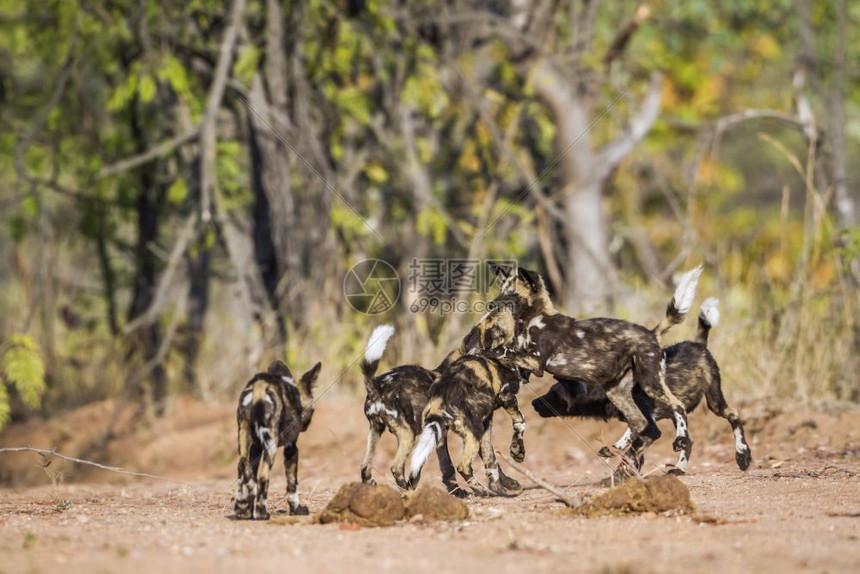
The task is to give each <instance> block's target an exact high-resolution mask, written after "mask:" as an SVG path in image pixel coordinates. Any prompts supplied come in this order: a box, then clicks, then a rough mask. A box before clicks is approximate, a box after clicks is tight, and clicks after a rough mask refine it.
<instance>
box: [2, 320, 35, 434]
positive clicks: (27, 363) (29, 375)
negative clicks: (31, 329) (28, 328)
mask: <svg viewBox="0 0 860 574" xmlns="http://www.w3.org/2000/svg"><path fill="white" fill-rule="evenodd" d="M5 347H6V349H5V351H4V353H3V358H2V368H3V379H4V384H0V428H2V427H3V425H5V424H6V423H7V422H8V421H9V395H8V392H7V390H6V386H7V385H9V386H11V387H14V388H15V390H16V391H17V393H18V396H19V397H20V398H21V401H22V402H23V403H24V404H25V405H26V406H28V407H30V408H33V409H35V408H38V407H39V405H40V403H41V400H42V395H43V394H44V393H45V388H46V387H45V365H44V364H43V363H42V358H41V357H40V356H39V352H38V351H37V350H36V344H35V343H34V342H33V340H32V339H31V338H30V337H28V336H26V335H13V336H12V338H11V339H10V340H9V342H8V343H7V344H6V346H5Z"/></svg>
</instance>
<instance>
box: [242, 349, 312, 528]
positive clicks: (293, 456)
mask: <svg viewBox="0 0 860 574" xmlns="http://www.w3.org/2000/svg"><path fill="white" fill-rule="evenodd" d="M319 373H320V363H317V364H316V365H314V367H313V368H312V369H311V370H309V371H308V372H307V373H305V374H304V375H302V378H301V379H300V380H299V383H298V385H297V384H296V383H295V382H294V381H293V375H292V373H291V372H290V369H289V367H287V365H285V364H284V363H282V362H281V361H273V362H272V363H271V364H270V365H269V368H268V369H267V371H266V372H265V373H258V374H256V375H254V377H253V378H252V379H251V380H250V381H248V384H247V385H245V389H244V390H243V391H242V393H241V394H240V395H239V410H238V412H237V415H236V418H237V421H238V423H239V486H238V492H237V493H236V506H235V511H236V518H240V519H241V518H254V519H255V520H267V519H268V518H269V510H268V506H267V503H266V499H267V496H268V493H269V473H270V472H271V470H272V464H273V463H274V462H275V455H276V454H277V452H278V447H279V446H283V447H284V467H285V470H286V474H287V504H289V507H290V514H307V513H308V507H307V506H305V505H303V504H302V503H301V502H300V500H299V490H298V487H299V482H298V468H299V449H298V447H296V440H298V438H299V434H300V433H302V432H303V431H305V430H307V428H308V425H310V423H311V418H312V417H313V414H314V411H313V387H314V384H315V383H316V380H317V377H318V376H319Z"/></svg>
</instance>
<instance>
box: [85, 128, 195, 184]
mask: <svg viewBox="0 0 860 574" xmlns="http://www.w3.org/2000/svg"><path fill="white" fill-rule="evenodd" d="M198 135H200V126H199V125H198V126H195V127H193V128H192V129H190V130H188V131H187V132H185V133H182V134H179V135H178V136H175V137H172V138H170V139H169V140H165V141H163V142H161V143H160V144H158V145H156V146H154V147H151V148H150V149H148V150H146V151H145V152H143V153H141V154H138V155H135V156H132V157H130V158H127V159H124V160H121V161H118V162H116V163H114V164H111V165H109V166H107V167H104V168H102V169H101V170H99V172H98V174H96V179H104V178H106V177H111V176H113V175H119V174H121V173H123V172H126V171H128V170H130V169H134V168H136V167H140V166H142V165H144V164H146V163H149V162H151V161H153V160H156V159H158V158H160V157H162V156H164V155H165V154H168V153H170V152H171V151H173V150H174V149H176V148H177V147H179V146H181V145H184V144H186V143H188V142H190V141H193V140H195V139H197V136H198Z"/></svg>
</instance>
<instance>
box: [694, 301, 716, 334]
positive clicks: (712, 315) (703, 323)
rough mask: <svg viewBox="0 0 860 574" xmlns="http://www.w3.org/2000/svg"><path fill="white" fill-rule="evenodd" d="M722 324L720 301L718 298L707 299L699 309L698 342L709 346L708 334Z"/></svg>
mask: <svg viewBox="0 0 860 574" xmlns="http://www.w3.org/2000/svg"><path fill="white" fill-rule="evenodd" d="M719 323H720V300H719V299H717V298H716V297H710V298H708V299H705V302H704V303H702V306H701V307H699V329H698V331H697V332H696V342H697V343H701V344H703V345H707V344H708V334H709V333H710V332H711V329H712V328H713V327H716V326H717V325H718V324H719Z"/></svg>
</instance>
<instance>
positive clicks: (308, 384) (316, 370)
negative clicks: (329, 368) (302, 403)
mask: <svg viewBox="0 0 860 574" xmlns="http://www.w3.org/2000/svg"><path fill="white" fill-rule="evenodd" d="M320 367H322V363H317V364H316V365H314V366H313V368H312V369H311V370H310V371H308V372H307V373H305V374H304V375H302V378H301V380H300V381H299V384H300V385H301V386H302V390H304V391H305V393H307V395H308V396H311V391H312V390H313V388H314V385H315V384H316V382H317V377H319V376H320Z"/></svg>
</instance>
